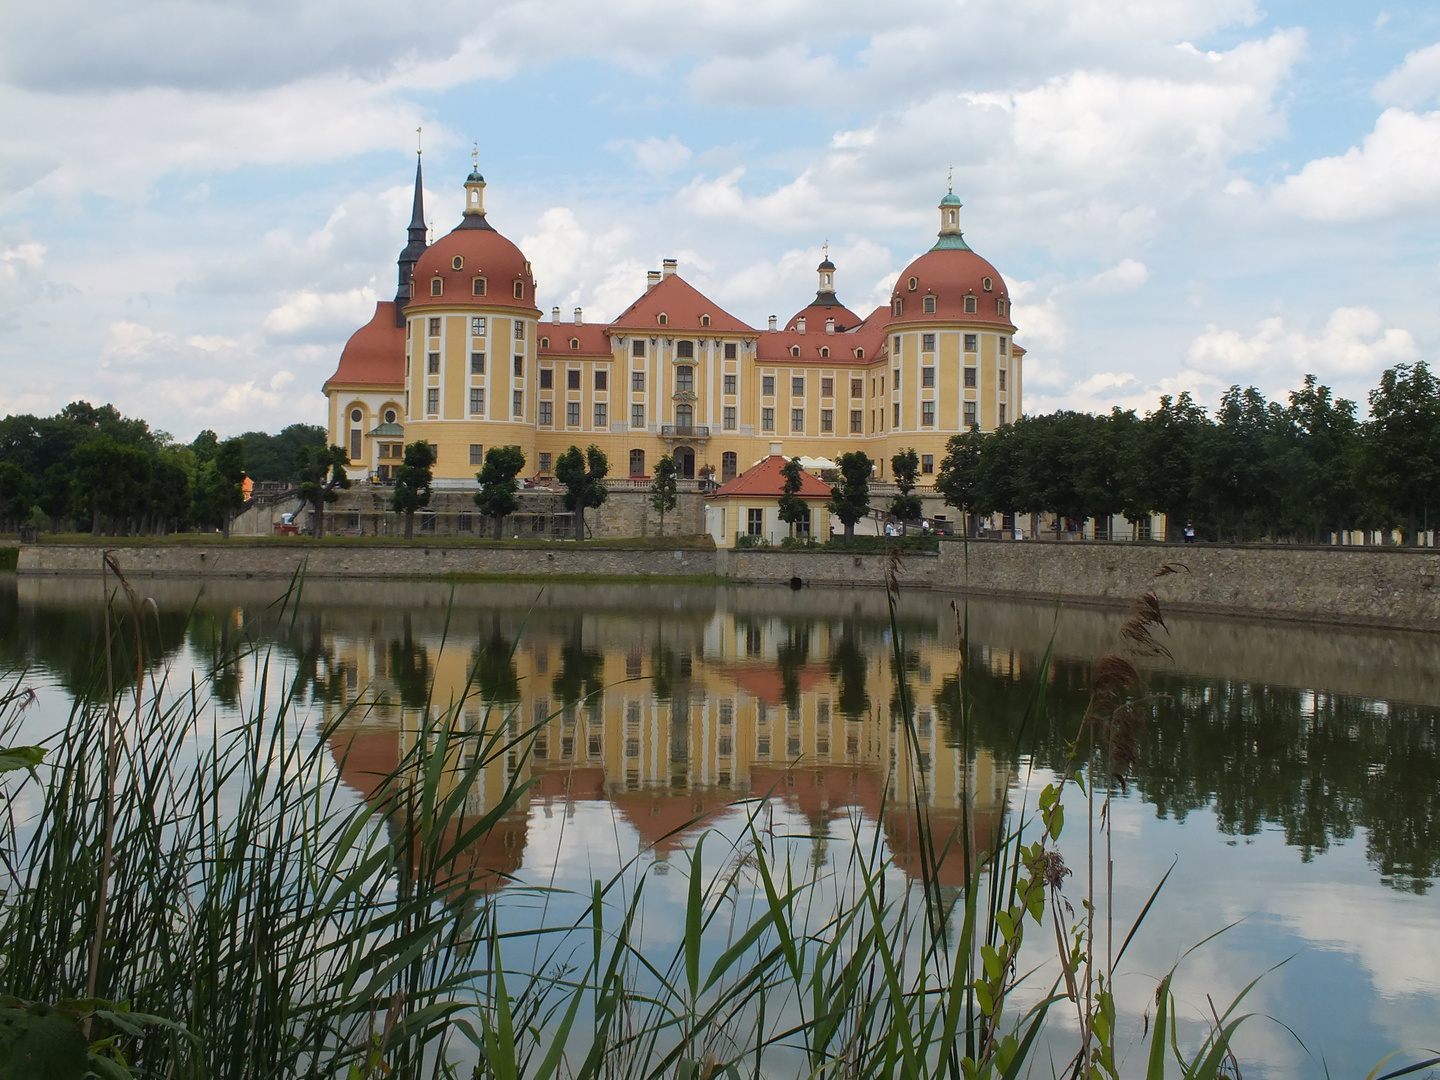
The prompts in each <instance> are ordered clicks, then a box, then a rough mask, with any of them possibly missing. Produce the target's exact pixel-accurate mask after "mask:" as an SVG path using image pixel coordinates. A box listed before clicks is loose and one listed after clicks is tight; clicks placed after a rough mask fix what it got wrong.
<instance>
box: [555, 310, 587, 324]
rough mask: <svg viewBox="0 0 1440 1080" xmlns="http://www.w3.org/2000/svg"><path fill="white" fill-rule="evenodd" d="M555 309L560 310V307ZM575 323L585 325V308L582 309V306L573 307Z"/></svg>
mask: <svg viewBox="0 0 1440 1080" xmlns="http://www.w3.org/2000/svg"><path fill="white" fill-rule="evenodd" d="M555 310H557V311H558V310H560V309H559V308H556V309H555ZM575 325H576V326H584V325H585V309H584V308H578V307H577V308H576V309H575Z"/></svg>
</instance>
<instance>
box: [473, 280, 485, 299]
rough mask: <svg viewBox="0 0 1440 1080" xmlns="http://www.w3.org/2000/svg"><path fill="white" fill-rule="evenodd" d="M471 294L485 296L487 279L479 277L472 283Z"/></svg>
mask: <svg viewBox="0 0 1440 1080" xmlns="http://www.w3.org/2000/svg"><path fill="white" fill-rule="evenodd" d="M470 294H471V295H472V296H484V295H485V279H484V278H483V277H477V278H476V279H475V280H474V281H472V282H471V283H470Z"/></svg>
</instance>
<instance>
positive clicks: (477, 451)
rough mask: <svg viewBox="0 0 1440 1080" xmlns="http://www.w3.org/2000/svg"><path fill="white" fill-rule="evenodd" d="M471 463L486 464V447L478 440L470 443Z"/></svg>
mask: <svg viewBox="0 0 1440 1080" xmlns="http://www.w3.org/2000/svg"><path fill="white" fill-rule="evenodd" d="M470 464H471V465H484V464H485V448H484V447H483V446H481V445H480V444H479V443H478V442H472V443H471V444H470Z"/></svg>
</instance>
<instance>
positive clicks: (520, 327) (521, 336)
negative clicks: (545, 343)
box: [515, 319, 525, 341]
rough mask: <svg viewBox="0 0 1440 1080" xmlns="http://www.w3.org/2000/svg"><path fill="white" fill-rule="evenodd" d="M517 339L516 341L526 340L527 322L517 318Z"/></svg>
mask: <svg viewBox="0 0 1440 1080" xmlns="http://www.w3.org/2000/svg"><path fill="white" fill-rule="evenodd" d="M515 340H516V341H524V340H525V324H524V323H523V322H521V321H520V320H519V319H516V320H515Z"/></svg>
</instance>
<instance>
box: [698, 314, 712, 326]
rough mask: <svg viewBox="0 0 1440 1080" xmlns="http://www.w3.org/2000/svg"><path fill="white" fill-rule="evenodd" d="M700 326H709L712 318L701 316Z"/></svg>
mask: <svg viewBox="0 0 1440 1080" xmlns="http://www.w3.org/2000/svg"><path fill="white" fill-rule="evenodd" d="M700 325H701V326H709V325H710V316H709V315H701V316H700Z"/></svg>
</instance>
